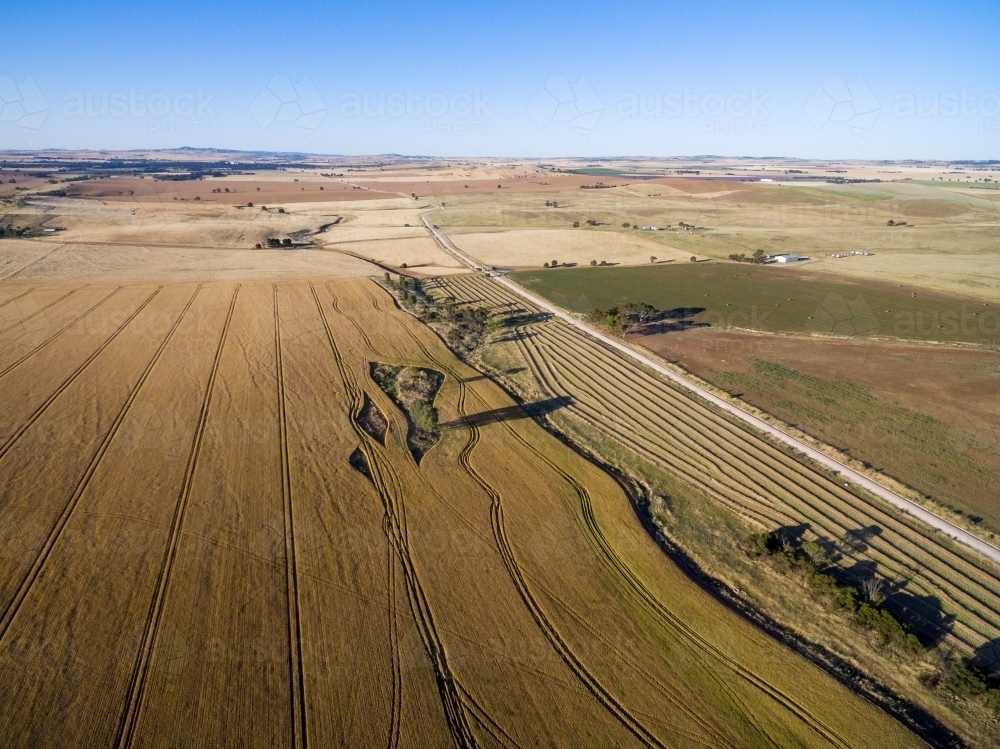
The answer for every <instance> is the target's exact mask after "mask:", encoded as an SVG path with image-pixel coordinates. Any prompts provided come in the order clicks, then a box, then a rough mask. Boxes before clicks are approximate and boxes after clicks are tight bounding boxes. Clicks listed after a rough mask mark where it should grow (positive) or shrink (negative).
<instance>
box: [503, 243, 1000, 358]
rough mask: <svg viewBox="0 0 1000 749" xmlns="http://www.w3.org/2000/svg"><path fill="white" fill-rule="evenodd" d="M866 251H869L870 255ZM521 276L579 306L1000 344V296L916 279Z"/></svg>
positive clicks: (782, 329) (794, 272)
mask: <svg viewBox="0 0 1000 749" xmlns="http://www.w3.org/2000/svg"><path fill="white" fill-rule="evenodd" d="M862 259H864V258H862ZM512 278H513V279H514V280H516V281H517V282H518V283H520V284H522V285H524V286H525V287H526V288H528V289H530V290H531V291H534V292H535V293H536V294H540V295H541V296H544V297H546V298H547V299H549V300H550V301H552V302H553V303H555V304H557V305H559V306H561V307H564V308H565V309H568V310H570V311H572V312H578V313H581V314H585V313H587V312H589V311H590V310H591V309H593V308H594V307H599V308H601V309H607V308H608V307H612V306H621V305H624V304H627V303H628V302H645V303H647V304H651V305H653V306H654V307H656V308H657V309H658V310H663V311H667V312H671V311H672V312H674V313H675V315H674V316H671V317H670V318H668V319H667V320H666V321H665V322H664V324H663V325H661V326H655V325H654V326H653V327H652V328H651V329H650V330H649V331H648V332H656V331H657V330H659V329H661V328H663V327H666V326H670V327H673V328H677V327H679V326H700V325H711V326H712V327H715V328H721V329H726V328H743V329H750V330H756V331H760V332H770V333H808V334H821V335H833V336H864V337H889V338H902V339H914V340H922V341H941V342H947V343H969V344H979V345H984V344H985V345H990V346H998V345H1000V305H998V304H996V303H992V302H984V301H981V300H979V299H974V298H969V297H956V296H952V295H947V294H943V293H940V292H930V291H925V290H923V289H921V288H918V287H915V286H903V285H901V284H888V283H884V282H878V281H871V280H860V279H853V278H845V277H841V276H832V275H827V274H819V273H813V272H810V271H809V270H807V269H806V268H783V267H778V266H772V265H766V266H756V265H747V264H742V263H740V264H737V263H690V262H688V263H681V264H677V265H649V264H647V265H646V266H644V267H633V268H589V267H588V268H557V269H554V270H551V269H550V270H537V271H523V272H519V273H515V274H513V276H512Z"/></svg>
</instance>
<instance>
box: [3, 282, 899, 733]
mask: <svg viewBox="0 0 1000 749" xmlns="http://www.w3.org/2000/svg"><path fill="white" fill-rule="evenodd" d="M57 291H58V292H59V293H58V294H56V295H55V296H49V297H46V298H47V299H49V300H55V299H57V297H58V296H59V295H60V294H64V293H65V291H66V290H65V288H60V289H58V290H57ZM50 311H52V312H58V313H59V316H58V318H56V317H50V316H46V315H45V314H39V315H36V316H35V317H34V318H33V319H32V321H31V322H30V323H29V324H28V327H26V328H25V331H28V330H29V328H30V334H31V336H32V337H31V338H30V340H29V341H28V343H29V345H30V347H31V348H30V353H29V355H28V356H27V357H26V358H24V359H23V360H22V361H20V362H18V363H16V364H15V365H14V366H13V368H12V369H11V370H10V373H9V374H8V375H7V376H5V377H0V402H9V403H10V406H9V411H8V417H9V418H10V420H11V425H12V431H11V432H10V434H11V435H12V440H11V443H10V447H9V448H8V449H6V451H5V452H4V453H3V454H0V478H2V480H3V481H2V486H3V492H4V494H3V500H4V501H3V503H2V504H0V519H2V520H4V523H2V524H0V529H2V530H0V533H2V534H3V541H4V543H5V545H4V547H3V548H4V550H5V553H4V555H3V556H0V604H2V605H3V606H4V608H5V610H6V611H7V613H6V614H3V615H2V616H3V619H2V620H0V625H2V627H3V630H2V631H0V723H2V725H4V726H5V738H6V739H7V743H9V744H11V745H12V746H28V745H32V744H34V743H44V744H47V745H60V744H62V745H84V746H89V745H94V746H111V745H115V746H120V747H127V746H140V745H147V744H157V743H163V742H164V741H168V742H169V743H171V744H184V745H199V746H200V745H213V746H216V745H236V744H239V745H241V746H274V745H285V746H295V747H301V748H307V747H310V746H312V747H316V746H336V745H349V746H382V747H384V746H389V747H402V746H444V745H454V746H468V747H471V746H528V745H539V744H541V745H553V746H595V745H616V746H668V745H675V744H678V743H680V744H683V745H685V746H703V747H713V746H739V747H748V748H749V747H751V746H778V745H781V746H784V745H803V746H817V747H819V746H830V745H833V746H874V745H875V744H876V743H877V744H878V745H880V746H885V745H887V746H900V747H901V746H915V745H916V744H917V741H916V739H915V737H913V736H911V735H910V734H908V733H907V732H906V731H905V730H904V729H903V728H902V726H900V725H899V724H898V723H896V722H894V721H893V720H891V719H889V718H888V717H887V716H886V715H884V714H883V713H881V712H879V711H878V710H877V709H876V708H874V707H873V706H871V705H870V704H868V703H866V702H865V701H863V700H861V699H859V698H857V697H855V696H854V695H852V694H851V693H850V692H849V691H848V690H847V689H845V688H844V687H842V686H841V685H839V684H837V683H836V682H834V681H833V680H832V679H830V678H829V677H827V676H826V675H824V674H823V673H821V672H819V671H818V670H816V669H815V668H814V667H813V666H811V665H809V664H808V663H806V662H805V661H803V660H802V659H801V658H799V657H798V656H796V655H794V654H793V653H791V652H790V651H788V650H786V649H784V648H782V647H781V646H780V645H779V644H777V643H776V642H774V641H773V640H771V639H770V638H768V637H766V636H764V635H763V634H762V633H760V632H758V631H757V630H755V629H754V628H753V627H752V626H751V625H750V624H748V623H747V622H745V621H743V620H741V619H739V618H738V617H736V616H734V615H733V614H731V613H730V612H728V611H727V610H726V609H725V608H723V607H722V606H721V605H720V604H718V603H717V602H715V601H714V600H713V599H711V598H710V597H709V596H707V595H706V594H705V593H704V592H703V591H701V590H700V589H699V588H698V587H697V586H696V585H695V584H694V583H692V582H691V581H690V580H689V579H687V577H686V576H685V575H684V574H683V573H682V572H681V571H680V570H679V569H678V568H676V567H675V566H674V565H673V564H672V563H671V562H670V561H669V560H668V559H667V558H666V557H664V555H663V554H662V552H661V550H660V549H659V548H658V547H657V546H656V544H655V543H654V542H653V541H652V540H651V539H650V538H649V536H648V534H647V533H646V532H645V530H644V529H643V528H642V526H641V524H640V523H639V522H638V520H637V519H636V517H635V515H634V513H633V511H632V508H631V506H630V505H629V503H628V500H627V498H626V497H625V495H624V494H623V492H622V491H621V489H620V487H619V486H618V485H617V484H616V483H615V482H614V481H613V479H611V478H610V477H609V476H608V475H606V474H605V473H603V472H602V471H600V470H599V469H597V468H596V467H595V466H593V465H591V464H590V463H588V462H587V461H585V460H583V459H582V458H580V457H579V456H578V455H576V454H575V453H573V452H572V451H570V450H568V449H567V448H566V447H565V446H564V445H563V444H561V443H560V442H558V441H557V440H556V439H554V438H553V437H552V436H551V435H548V434H547V433H545V432H544V431H543V430H541V429H539V427H538V426H537V425H536V424H534V423H533V422H532V421H531V420H530V419H527V418H524V417H525V414H524V413H523V412H522V411H521V410H520V409H519V408H518V407H517V406H516V405H515V404H514V403H513V402H512V401H511V399H510V398H509V397H508V396H507V395H506V394H505V393H504V392H503V391H502V390H500V389H499V388H498V387H496V386H495V385H494V384H493V383H492V382H490V381H489V380H487V379H485V378H483V377H482V376H481V375H480V374H479V373H478V372H476V371H475V370H473V369H471V368H470V367H468V366H467V365H465V364H463V363H462V362H460V361H459V360H458V359H456V358H455V357H454V356H453V355H452V353H451V352H450V351H449V350H448V349H447V348H446V347H445V346H444V345H443V343H442V342H441V341H440V339H439V338H437V336H436V335H435V334H434V333H433V332H432V331H431V330H430V329H429V328H426V327H425V326H423V325H421V324H419V323H418V322H417V321H416V320H415V319H414V318H412V317H410V316H409V315H407V314H406V313H404V312H403V311H402V310H400V309H398V308H397V307H396V306H395V305H394V304H393V303H392V301H391V299H390V298H389V297H388V295H386V294H384V293H383V292H382V291H381V290H379V289H378V288H377V287H376V286H375V285H374V284H371V283H369V282H360V281H354V280H324V281H321V282H313V283H309V282H298V281H280V282H278V283H262V282H261V283H257V282H253V283H243V284H240V285H237V284H234V283H224V282H214V283H206V284H203V285H200V286H196V285H194V284H167V285H164V286H163V287H162V288H159V287H153V286H128V285H126V286H124V287H123V288H122V289H121V290H118V291H115V290H114V288H113V287H103V288H101V289H97V288H93V289H91V288H87V289H82V290H80V291H79V292H77V293H76V294H73V295H72V296H70V297H66V298H63V299H62V300H61V301H59V302H58V303H57V304H54V305H53V306H52V307H51V308H50ZM105 312H107V313H108V314H107V315H106V317H107V319H106V322H101V320H103V319H104V317H105ZM64 313H65V314H64ZM31 326H37V327H31ZM64 328H65V329H64ZM80 330H89V331H92V333H93V334H87V335H78V334H77V333H79V331H80ZM11 333H13V330H12V331H11ZM557 343H558V341H553V342H552V345H556V344H557ZM546 345H548V344H546ZM27 350H28V349H26V351H27ZM60 355H61V356H60ZM12 361H13V360H12ZM375 362H377V363H384V364H389V365H392V366H399V367H409V368H418V369H423V370H434V371H435V372H436V373H440V375H441V376H442V379H441V380H435V382H436V383H437V384H436V385H435V387H436V388H437V389H436V394H433V396H432V397H433V408H434V409H436V413H437V417H436V418H437V419H438V420H439V421H438V422H437V423H438V430H439V438H438V440H437V441H436V442H434V443H429V444H427V445H426V446H425V449H424V451H423V452H422V458H421V460H420V462H419V464H418V463H417V461H416V460H415V458H414V455H413V453H412V452H411V450H410V449H409V446H408V443H407V430H408V421H407V416H406V413H405V412H404V411H403V410H402V407H401V406H400V402H399V401H397V400H395V399H394V398H393V397H391V396H390V395H389V394H388V393H387V392H386V391H384V390H383V389H382V388H381V387H380V386H379V384H378V383H376V382H375V381H374V380H373V379H372V364H373V363H375ZM553 376H559V375H553ZM5 398H6V400H5ZM365 404H368V406H367V407H368V408H370V409H373V410H376V411H377V412H378V413H379V415H380V417H381V419H382V422H381V423H382V424H383V427H382V432H381V433H380V434H381V436H380V437H375V436H372V435H371V434H370V433H369V432H368V431H366V430H365V428H364V425H363V424H362V421H361V419H360V417H361V413H362V410H363V409H364V408H365V407H366V406H365ZM597 413H599V412H597ZM69 423H72V424H73V427H74V430H75V431H74V433H73V434H72V435H70V436H68V437H66V436H64V437H63V439H62V440H61V441H58V440H53V439H51V438H47V437H46V435H58V434H60V429H62V428H64V427H65V425H66V424H69ZM622 423H623V424H624V423H625V422H622ZM619 428H623V427H621V426H619ZM653 449H655V447H654V448H653ZM684 449H685V450H686V451H687V453H685V454H688V453H690V454H694V453H696V452H697V443H691V444H690V445H688V446H686V447H685V448H684ZM712 460H713V461H715V460H717V459H716V458H713V459H712ZM713 465H714V463H702V464H701V465H699V466H698V470H699V471H700V472H701V474H703V475H708V473H710V470H714V469H712V468H711V467H712V466H713ZM699 480H702V479H701V478H700V479H699ZM43 716H44V717H43ZM872 726H875V727H876V728H877V730H875V731H872ZM873 736H875V737H877V740H876V739H873V738H872V737H873Z"/></svg>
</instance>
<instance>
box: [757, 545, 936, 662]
mask: <svg viewBox="0 0 1000 749" xmlns="http://www.w3.org/2000/svg"><path fill="white" fill-rule="evenodd" d="M746 551H747V553H748V554H750V556H753V557H765V558H767V559H768V560H770V561H771V563H772V564H773V565H774V566H775V568H777V569H778V570H779V571H780V572H783V573H791V572H794V573H797V574H800V575H802V576H803V577H804V578H805V581H806V583H807V584H808V585H809V588H810V589H811V590H812V591H813V592H814V593H815V594H816V595H818V596H820V597H822V598H824V599H825V600H827V601H828V602H829V604H830V605H831V606H832V607H833V608H835V609H838V610H841V611H843V612H845V613H846V614H847V615H849V616H850V617H851V621H852V622H853V624H854V625H855V626H856V627H858V628H859V629H862V630H866V631H870V632H873V633H875V634H876V635H877V636H878V638H879V640H880V642H881V643H882V644H883V645H887V646H891V647H894V648H896V649H897V650H899V651H901V652H904V653H918V652H920V651H922V650H923V649H924V646H923V644H922V643H921V642H920V640H919V639H917V636H916V635H915V634H913V633H912V632H911V631H910V630H909V628H908V627H907V626H906V624H905V623H903V622H901V621H900V620H899V619H897V618H896V616H895V615H894V614H893V613H892V612H891V611H889V610H888V609H886V608H885V606H884V604H885V601H886V597H885V595H884V594H883V592H882V591H883V589H884V587H885V583H884V582H883V581H882V580H881V579H879V578H878V577H876V576H874V575H872V576H870V577H867V578H865V579H863V580H861V581H860V582H859V583H858V584H856V585H855V584H850V583H845V582H843V581H841V580H838V579H837V577H835V576H834V575H833V574H831V573H833V572H834V571H835V568H834V566H833V564H832V559H831V552H830V550H829V547H828V546H826V545H824V544H822V543H820V542H819V541H807V542H805V543H803V544H798V545H797V544H794V543H792V542H791V541H789V540H788V539H786V538H784V537H783V536H782V535H781V534H779V533H778V532H777V531H769V532H766V533H752V534H750V535H749V536H748V537H747V539H746Z"/></svg>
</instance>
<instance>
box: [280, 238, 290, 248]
mask: <svg viewBox="0 0 1000 749" xmlns="http://www.w3.org/2000/svg"><path fill="white" fill-rule="evenodd" d="M281 243H282V244H283V245H285V246H286V247H289V246H291V244H292V240H291V239H289V238H288V237H285V238H284V239H282V240H281Z"/></svg>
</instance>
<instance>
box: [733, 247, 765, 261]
mask: <svg viewBox="0 0 1000 749" xmlns="http://www.w3.org/2000/svg"><path fill="white" fill-rule="evenodd" d="M729 259H730V260H735V261H736V262H737V263H753V264H754V265H762V264H763V263H764V262H765V261H766V260H767V255H765V254H764V250H759V249H758V250H754V251H753V255H750V256H749V257H747V256H746V255H745V254H743V253H742V252H740V253H733V254H731V255H730V256H729Z"/></svg>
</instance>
